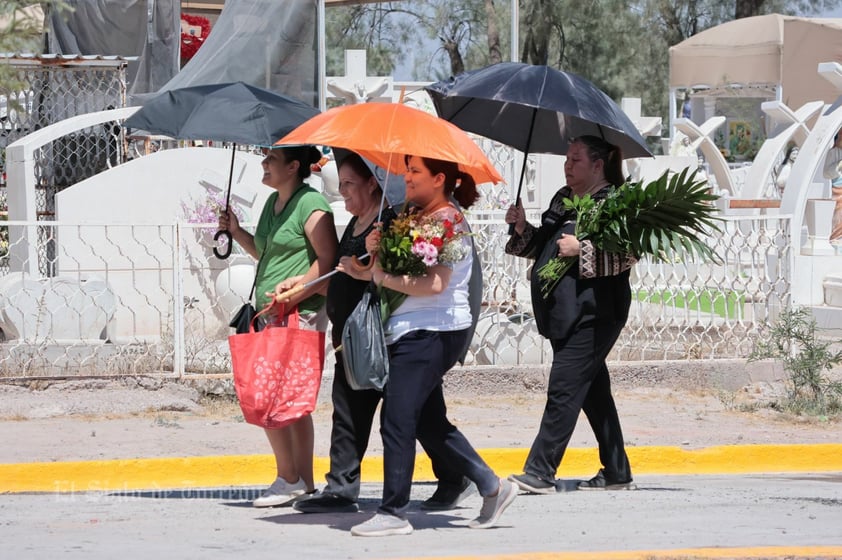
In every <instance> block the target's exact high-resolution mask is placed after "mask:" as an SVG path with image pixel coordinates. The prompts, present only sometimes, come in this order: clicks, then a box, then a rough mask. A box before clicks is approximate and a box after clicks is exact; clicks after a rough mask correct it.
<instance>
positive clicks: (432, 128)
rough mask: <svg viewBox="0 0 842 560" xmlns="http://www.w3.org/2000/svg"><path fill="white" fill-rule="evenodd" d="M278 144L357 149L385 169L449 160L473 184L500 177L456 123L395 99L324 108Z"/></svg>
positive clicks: (395, 170) (397, 170)
mask: <svg viewBox="0 0 842 560" xmlns="http://www.w3.org/2000/svg"><path fill="white" fill-rule="evenodd" d="M277 144H278V145H296V144H320V145H324V146H331V147H334V148H345V149H347V150H352V151H354V152H357V153H358V154H360V155H361V156H363V157H365V158H367V159H369V160H370V161H372V162H373V163H375V164H376V165H379V166H380V167H383V168H384V169H388V170H389V171H390V172H391V173H395V174H401V175H402V174H403V173H404V172H405V171H406V162H405V161H404V156H406V155H414V156H422V157H429V158H434V159H440V160H445V161H452V162H455V163H457V164H459V168H460V169H461V170H462V171H464V172H467V173H470V174H471V176H473V178H474V180H475V181H476V182H477V183H478V184H479V183H499V182H502V181H503V178H502V177H501V176H500V174H499V173H498V172H497V170H496V169H494V166H493V165H491V162H489V161H488V158H487V157H486V156H485V154H484V153H483V152H482V150H480V149H479V147H478V146H477V145H476V144H475V143H474V141H473V140H471V138H470V136H468V135H467V134H465V132H464V131H463V130H460V129H459V128H457V127H456V126H454V125H452V124H450V123H449V122H447V121H445V120H443V119H440V118H438V117H436V116H434V115H430V114H428V113H425V112H424V111H420V110H418V109H413V108H412V107H408V106H406V105H403V104H400V103H361V104H357V105H343V106H342V107H336V108H335V109H330V110H329V111H325V112H324V113H322V114H320V115H317V116H315V117H313V118H312V119H310V120H308V121H307V122H305V123H304V124H302V125H301V126H299V127H298V128H296V129H295V130H293V131H292V132H291V133H290V134H288V135H286V136H285V137H283V138H281V139H280V140H279V141H278V142H277Z"/></svg>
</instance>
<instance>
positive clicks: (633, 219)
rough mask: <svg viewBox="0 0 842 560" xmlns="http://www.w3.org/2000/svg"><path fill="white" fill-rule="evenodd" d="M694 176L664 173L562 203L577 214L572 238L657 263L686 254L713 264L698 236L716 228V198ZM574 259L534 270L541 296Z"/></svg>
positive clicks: (558, 259) (712, 255) (557, 260)
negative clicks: (601, 194) (600, 196)
mask: <svg viewBox="0 0 842 560" xmlns="http://www.w3.org/2000/svg"><path fill="white" fill-rule="evenodd" d="M695 177H696V172H695V171H694V172H693V173H691V174H689V176H688V173H687V170H686V169H685V170H684V171H683V172H681V173H679V174H676V175H673V177H672V178H671V179H667V173H664V174H663V175H662V176H661V177H660V178H659V179H658V180H657V181H653V182H651V183H649V184H648V185H646V186H644V185H643V182H642V181H641V182H638V183H626V184H624V185H622V186H621V187H620V188H618V189H615V190H614V191H613V192H612V193H611V194H609V195H608V196H607V197H605V198H604V199H602V200H600V201H595V200H593V199H592V198H591V196H590V195H585V196H583V197H581V198H580V197H578V196H576V197H574V198H573V199H572V200H569V199H568V200H565V201H564V204H565V206H566V207H567V208H572V209H574V210H575V211H576V213H577V218H576V237H577V238H578V239H579V240H583V239H588V240H590V241H591V242H593V244H594V246H595V247H596V248H597V249H599V250H601V251H606V252H609V253H621V254H627V255H634V256H635V257H642V256H644V255H648V256H650V257H652V258H654V260H656V261H661V262H667V261H671V260H673V259H676V258H680V257H681V256H682V255H683V254H685V253H686V254H688V255H693V254H695V255H697V256H699V257H701V258H703V259H711V260H713V261H714V262H717V261H718V260H719V259H718V257H717V255H716V254H715V253H714V252H713V251H712V250H711V248H710V247H708V246H707V245H705V243H704V242H703V241H702V240H701V239H700V238H699V235H702V234H704V233H706V230H707V228H710V229H712V230H716V231H719V227H718V226H717V224H716V221H717V220H718V219H719V218H716V217H715V216H714V215H713V214H714V212H715V211H716V208H715V207H714V206H713V204H712V203H713V201H714V200H716V199H717V197H716V195H713V194H710V192H709V189H708V187H707V183H706V182H705V181H696V180H695ZM577 258H578V257H555V258H553V259H551V260H550V261H549V262H548V263H547V264H545V265H543V266H542V267H541V268H539V269H538V279H539V281H540V282H541V294H542V295H543V296H544V298H547V297H549V296H550V294H552V293H553V290H554V289H555V287H556V285H557V284H558V282H559V280H561V278H562V277H563V276H564V275H565V274H566V273H567V271H568V270H570V267H571V266H573V264H574V263H575V262H576V260H577Z"/></svg>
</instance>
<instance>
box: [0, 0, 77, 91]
mask: <svg viewBox="0 0 842 560" xmlns="http://www.w3.org/2000/svg"><path fill="white" fill-rule="evenodd" d="M67 9H69V8H68V6H67V4H66V3H65V2H64V0H42V1H41V2H34V1H32V0H0V53H24V52H25V53H40V52H41V51H42V50H43V43H44V32H43V27H44V19H45V16H46V14H48V13H49V12H50V10H59V11H64V10H67ZM16 86H19V83H18V81H17V79H16V77H15V73H14V71H13V70H12V68H11V67H10V66H9V65H8V64H4V63H3V62H2V61H0V91H8V90H10V89H16Z"/></svg>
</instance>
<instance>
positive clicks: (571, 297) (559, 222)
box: [506, 136, 635, 494]
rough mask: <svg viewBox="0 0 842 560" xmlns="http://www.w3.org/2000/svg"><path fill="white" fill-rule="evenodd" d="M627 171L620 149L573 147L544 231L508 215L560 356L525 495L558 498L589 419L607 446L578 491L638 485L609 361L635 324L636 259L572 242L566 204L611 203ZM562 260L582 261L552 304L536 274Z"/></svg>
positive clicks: (535, 303) (543, 329)
mask: <svg viewBox="0 0 842 560" xmlns="http://www.w3.org/2000/svg"><path fill="white" fill-rule="evenodd" d="M621 165H622V156H621V154H620V149H619V148H618V147H616V146H613V145H611V144H609V143H607V142H605V141H604V140H602V139H600V138H597V137H594V136H583V137H580V138H577V139H576V140H574V141H572V142H571V143H570V148H569V149H568V152H567V160H566V161H565V164H564V175H565V179H566V181H567V186H566V187H563V188H562V189H560V190H559V191H558V193H556V195H555V196H554V197H553V199H552V201H551V202H550V207H549V209H548V210H547V211H546V212H544V214H543V215H542V216H541V226H540V227H534V226H532V225H531V224H529V223H528V222H527V221H526V217H525V214H524V211H523V208H522V207H521V206H520V205H518V206H512V207H511V208H509V210H508V212H507V213H506V222H507V223H510V224H515V232H514V234H513V235H512V237H511V239H509V242H508V243H507V244H506V252H507V253H509V254H512V255H517V256H520V257H526V258H533V259H536V262H535V265H534V266H533V272H532V277H531V288H532V290H531V291H532V309H533V311H534V314H535V323H536V326H537V327H538V332H540V333H541V334H542V335H543V336H544V337H546V338H548V339H549V340H550V344H551V345H552V349H553V362H552V367H551V369H550V378H549V382H548V387H547V404H546V406H545V408H544V414H543V417H542V419H541V427H540V429H539V431H538V435H537V436H536V437H535V441H534V442H533V444H532V448H531V449H530V451H529V456H528V457H527V459H526V464H525V465H524V468H523V471H524V472H523V474H519V475H512V476H510V477H509V480H511V481H512V482H514V483H515V484H517V485H518V486H520V488H521V489H522V490H525V491H527V492H533V493H536V494H550V493H554V492H555V491H556V486H555V475H556V471H557V469H558V466H559V464H561V460H562V457H563V456H564V452H565V450H566V449H567V445H568V443H569V442H570V437H571V436H572V435H573V428H575V426H576V420H577V418H578V417H579V412H580V411H581V410H584V411H585V415H586V416H587V417H588V421H589V422H590V425H591V428H592V429H593V431H594V435H595V436H596V439H597V442H598V443H599V458H600V461H601V463H602V466H603V468H602V469H600V471H599V472H598V473H597V475H596V476H595V477H594V478H592V479H591V480H588V481H584V482H581V483H579V486H578V487H579V489H582V490H584V489H605V488H627V487H629V486H630V483H631V481H632V475H631V468H630V467H629V460H628V456H627V455H626V451H625V448H624V446H623V433H622V430H621V428H620V420H619V418H618V415H617V408H616V406H615V404H614V398H613V397H612V395H611V382H610V379H609V376H608V368H607V366H606V364H605V358H606V357H607V356H608V353H609V352H610V351H611V348H612V347H613V346H614V343H615V342H616V341H617V338H618V337H619V336H620V331H622V329H623V326H624V325H625V324H626V319H627V318H628V313H629V307H630V306H631V289H630V287H629V270H630V269H631V267H632V265H633V264H634V263H635V259H634V258H633V257H632V256H630V255H621V254H616V253H605V252H602V251H600V250H599V249H597V248H596V247H594V246H593V244H592V243H591V242H589V241H587V240H582V241H580V240H578V239H577V238H576V236H575V235H573V234H574V231H575V227H576V213H575V212H574V211H572V210H567V209H565V207H564V203H563V201H564V199H566V198H572V197H573V196H575V195H578V196H584V195H588V194H589V195H591V197H592V198H594V199H596V200H599V199H601V198H605V196H607V195H608V194H609V193H610V192H611V190H613V189H614V188H615V187H618V186H620V185H621V184H622V183H623V182H624V181H623V174H622V167H621ZM555 256H575V257H578V263H577V265H574V266H573V267H572V268H571V269H570V271H569V272H567V274H565V275H564V276H563V277H562V278H561V280H560V281H559V283H558V284H557V285H556V287H555V289H554V290H553V292H552V293H551V294H550V295H549V297H548V298H544V296H543V295H542V294H541V286H540V282H539V280H538V274H537V272H536V271H537V270H538V269H539V268H540V267H541V266H543V265H544V264H546V263H547V262H548V261H549V260H550V259H552V258H553V257H555Z"/></svg>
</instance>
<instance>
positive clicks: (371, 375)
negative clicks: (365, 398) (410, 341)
mask: <svg viewBox="0 0 842 560" xmlns="http://www.w3.org/2000/svg"><path fill="white" fill-rule="evenodd" d="M380 317H381V316H380V296H379V295H378V294H377V287H376V286H375V284H374V283H373V282H372V283H371V284H369V285H368V287H367V288H366V290H365V292H363V297H362V299H360V302H359V303H358V304H357V306H356V307H355V308H354V310H353V311H352V312H351V315H350V316H349V317H348V320H347V321H346V322H345V326H344V327H343V328H342V364H343V366H344V367H345V378H346V379H347V381H348V385H349V386H350V387H351V389H354V390H356V391H361V390H364V389H376V390H378V391H382V390H383V387H384V386H385V385H386V381H387V380H388V379H389V350H388V348H387V347H386V337H385V335H384V334H383V321H382V320H381V318H380Z"/></svg>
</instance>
